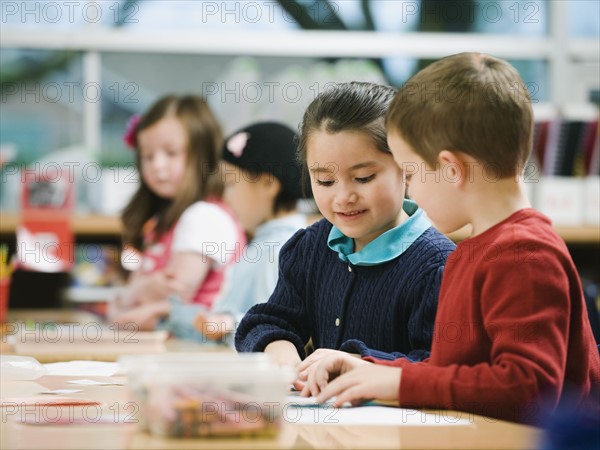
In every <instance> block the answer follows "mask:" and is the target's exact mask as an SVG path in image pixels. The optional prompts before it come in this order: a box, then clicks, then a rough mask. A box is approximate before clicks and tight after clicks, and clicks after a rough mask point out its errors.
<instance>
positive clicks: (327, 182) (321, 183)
mask: <svg viewBox="0 0 600 450" xmlns="http://www.w3.org/2000/svg"><path fill="white" fill-rule="evenodd" d="M333 183H334V181H333V180H317V184H318V185H319V186H325V187H329V186H333Z"/></svg>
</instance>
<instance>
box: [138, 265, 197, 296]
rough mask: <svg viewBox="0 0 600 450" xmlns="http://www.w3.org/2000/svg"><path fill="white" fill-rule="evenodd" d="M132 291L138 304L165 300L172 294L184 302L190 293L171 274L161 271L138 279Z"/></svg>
mask: <svg viewBox="0 0 600 450" xmlns="http://www.w3.org/2000/svg"><path fill="white" fill-rule="evenodd" d="M132 289H134V292H135V297H136V299H137V301H138V302H139V303H154V302H157V301H162V300H167V299H168V298H169V296H171V295H173V294H176V295H178V296H179V297H180V298H182V299H183V300H184V301H185V299H187V298H188V297H190V293H189V292H188V289H186V287H185V285H184V284H183V283H181V282H180V281H178V280H177V279H176V278H175V277H174V275H173V274H171V273H168V272H166V271H162V270H161V271H158V272H154V273H152V274H148V275H145V276H142V277H140V278H139V279H138V280H136V283H135V284H134V285H133V286H132Z"/></svg>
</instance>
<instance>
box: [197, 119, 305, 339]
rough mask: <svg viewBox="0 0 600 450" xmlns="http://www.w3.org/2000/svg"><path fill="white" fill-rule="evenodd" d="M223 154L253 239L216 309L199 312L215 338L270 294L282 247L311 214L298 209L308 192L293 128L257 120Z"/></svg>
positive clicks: (233, 195) (232, 196)
mask: <svg viewBox="0 0 600 450" xmlns="http://www.w3.org/2000/svg"><path fill="white" fill-rule="evenodd" d="M221 157H222V160H223V161H222V165H223V176H224V180H225V192H224V200H225V202H226V203H227V204H228V205H229V206H230V207H231V209H232V210H233V212H234V214H235V215H236V217H237V218H238V220H239V221H240V223H241V224H242V226H243V227H244V229H245V230H246V232H247V233H248V234H249V235H250V236H252V241H251V242H250V243H249V244H248V246H247V247H246V248H245V249H244V251H243V252H242V256H241V259H240V260H239V261H238V263H237V264H236V265H235V266H234V267H233V270H232V272H231V274H230V277H229V284H228V287H227V288H226V290H225V292H224V294H223V296H222V297H221V299H220V300H219V301H218V302H217V304H216V305H215V307H214V309H213V310H212V311H211V312H210V313H209V312H206V313H199V314H197V315H196V319H195V327H196V330H197V331H198V332H200V333H201V334H202V335H203V336H204V337H205V338H206V339H208V340H212V341H218V340H222V339H223V338H225V337H227V336H228V335H231V333H232V332H233V331H235V324H236V323H237V322H239V320H241V318H242V317H243V315H244V314H245V313H246V311H248V309H250V308H251V307H252V306H254V305H255V304H256V303H261V302H266V301H267V300H268V299H269V297H270V295H271V293H272V292H273V290H274V289H275V285H276V283H277V277H278V265H279V250H280V249H281V247H282V246H283V244H284V243H285V242H286V241H287V240H288V239H289V238H290V237H291V236H292V235H293V234H294V233H295V232H296V231H298V230H299V229H300V228H304V227H305V226H306V217H305V216H304V215H302V214H299V213H298V210H297V203H298V200H299V199H300V198H302V197H303V196H304V193H303V189H302V183H301V175H302V174H301V168H300V164H299V163H298V162H297V160H296V134H295V133H294V131H293V130H292V129H290V128H289V127H287V126H286V125H283V124H280V123H276V122H260V123H255V124H253V125H250V126H248V127H245V128H243V129H241V130H239V131H237V132H235V133H233V134H232V135H231V136H230V137H229V138H228V139H227V140H226V141H225V145H224V147H223V151H222V154H221Z"/></svg>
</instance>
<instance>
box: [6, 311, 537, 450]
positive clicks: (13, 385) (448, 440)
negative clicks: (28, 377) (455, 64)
mask: <svg viewBox="0 0 600 450" xmlns="http://www.w3.org/2000/svg"><path fill="white" fill-rule="evenodd" d="M24 314H25V315H26V316H28V317H29V318H31V317H33V315H35V316H36V317H38V318H43V320H59V319H62V320H66V321H69V320H71V321H72V320H74V319H77V320H88V319H90V317H89V316H85V317H84V316H82V315H77V316H73V315H72V313H65V312H52V313H51V312H38V313H35V314H34V313H32V312H27V313H24ZM19 315H20V313H18V312H17V313H12V315H11V318H12V319H15V318H16V317H19ZM53 315H54V317H53ZM94 320H95V319H94ZM96 348H98V347H94V346H93V345H91V346H90V347H89V349H88V351H86V354H87V355H88V356H89V357H90V359H98V358H95V357H94V356H93V355H94V349H96ZM213 349H214V347H213ZM177 350H185V351H190V350H196V351H204V350H206V348H203V347H202V346H197V345H196V346H194V345H191V344H184V343H181V342H177V341H172V342H170V343H169V345H167V346H166V348H165V351H177ZM56 353H57V354H59V355H60V353H61V352H60V349H58V348H57V352H56ZM62 356H64V359H63V360H67V359H69V354H68V353H66V354H63V355H62ZM81 356H82V355H78V357H81ZM70 359H74V358H70ZM79 378H81V377H79ZM69 379H70V378H68V377H62V376H43V377H41V378H38V379H37V380H34V381H9V380H6V379H3V380H2V385H1V396H2V398H3V399H6V398H18V397H27V396H32V395H37V394H39V393H40V392H42V391H44V390H48V389H73V388H74V385H72V384H68V383H67V382H68V381H69ZM100 379H103V378H100ZM109 379H110V380H116V381H119V382H123V383H125V384H124V385H119V386H118V385H110V386H76V388H77V389H81V390H82V392H79V393H73V394H68V396H70V397H77V398H81V399H91V400H96V401H99V402H101V403H102V406H100V407H89V408H87V409H86V408H85V407H62V408H58V407H56V406H53V407H42V406H38V407H37V408H36V407H35V406H22V405H20V404H19V403H18V402H15V403H13V404H12V406H11V407H9V408H7V407H4V408H0V410H1V411H0V412H1V413H2V420H1V421H0V448H3V449H4V448H7V449H13V448H15V449H16V448H23V449H46V448H56V449H107V448H117V449H120V448H127V449H138V448H139V449H192V448H193V449H197V448H206V449H225V448H239V449H249V448H267V449H288V448H290V449H291V448H296V449H305V448H306V449H310V448H335V449H338V448H432V449H491V448H502V449H517V448H527V449H531V448H536V447H537V446H538V445H539V442H540V439H541V436H542V431H541V430H540V429H537V428H533V427H528V426H523V425H518V424H514V423H509V422H503V421H498V420H494V419H490V418H487V417H482V416H473V415H468V414H466V413H458V412H453V411H412V412H410V414H413V415H414V414H425V413H429V414H436V415H437V417H439V419H440V424H444V421H447V423H453V422H455V421H456V419H457V418H462V419H468V423H466V424H465V425H460V426H430V425H421V426H413V425H393V426H389V425H379V426H344V425H341V424H339V423H338V424H327V425H313V424H311V425H301V424H299V423H295V422H294V420H293V419H290V418H287V417H286V416H285V414H284V415H283V416H284V420H283V421H282V423H283V425H282V428H281V432H280V433H279V435H278V437H276V438H270V439H265V438H262V439H253V438H245V439H173V438H170V439H167V438H162V437H158V436H154V435H151V434H150V433H148V432H146V431H143V430H140V427H139V426H138V424H137V422H138V417H139V413H140V411H139V408H138V406H137V404H136V402H135V401H133V399H132V397H131V394H130V390H129V387H128V386H127V380H126V378H125V377H123V376H121V377H111V378H109ZM44 408H45V409H44ZM99 414H102V415H103V416H105V417H108V418H110V419H111V420H109V421H108V423H96V422H94V419H95V418H96V417H99ZM56 417H61V418H66V419H68V420H66V421H67V424H64V425H61V424H58V423H56ZM23 419H29V420H30V421H34V422H38V423H37V424H25V423H23ZM77 419H80V420H79V421H80V422H81V423H79V424H77V423H74V422H76V421H77ZM81 419H85V420H81ZM44 421H46V422H51V423H50V424H45V425H42V424H40V423H39V422H44ZM407 423H408V422H407ZM410 423H413V422H410Z"/></svg>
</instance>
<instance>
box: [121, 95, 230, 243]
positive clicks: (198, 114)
mask: <svg viewBox="0 0 600 450" xmlns="http://www.w3.org/2000/svg"><path fill="white" fill-rule="evenodd" d="M166 117H175V118H177V119H178V120H179V122H180V123H181V125H182V126H183V128H184V129H185V131H186V134H187V144H188V148H187V158H186V168H185V172H184V174H183V181H182V185H181V189H180V190H179V192H178V193H177V194H176V196H175V198H174V199H173V200H165V199H162V198H160V197H158V196H157V195H156V194H155V193H154V192H152V191H151V190H150V188H149V187H148V186H147V185H146V183H145V182H144V180H143V178H142V177H141V176H140V178H141V183H140V187H139V189H138V190H137V192H136V193H135V194H134V196H133V198H132V199H131V201H130V202H129V204H128V205H127V207H126V208H125V209H124V211H123V214H122V216H121V219H122V221H123V242H124V244H126V245H132V246H133V247H135V248H137V249H139V250H141V249H142V246H143V227H144V224H145V223H146V222H147V221H148V220H149V219H150V218H152V217H153V216H157V219H158V224H157V226H156V234H157V236H160V235H161V234H163V233H164V232H166V231H167V230H169V229H170V228H171V227H172V226H173V225H175V223H176V222H177V220H179V217H180V216H181V214H183V212H184V211H185V209H186V208H187V207H188V206H190V205H191V204H192V203H194V202H197V201H199V200H203V199H206V198H211V197H212V198H221V196H222V194H223V179H222V177H221V172H220V168H219V161H220V151H221V145H222V133H221V127H220V125H219V123H218V122H217V119H216V118H215V116H214V115H213V113H212V111H211V110H210V108H209V106H208V104H207V103H206V101H205V100H204V99H203V98H202V97H198V96H193V95H185V96H175V95H169V96H166V97H163V98H161V99H159V100H158V101H157V102H156V103H155V104H154V105H153V106H152V107H151V108H150V109H149V110H148V112H146V114H144V115H143V116H142V118H141V120H140V122H139V124H138V126H137V128H136V130H135V137H136V139H135V141H136V142H139V139H137V137H138V135H139V133H140V132H141V131H143V130H145V129H146V128H150V127H151V126H153V125H154V124H156V123H157V122H159V121H160V120H162V119H164V118H166ZM139 155H140V152H139V147H138V149H137V165H138V168H139V169H141V168H140V159H139ZM140 175H141V170H140Z"/></svg>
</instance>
